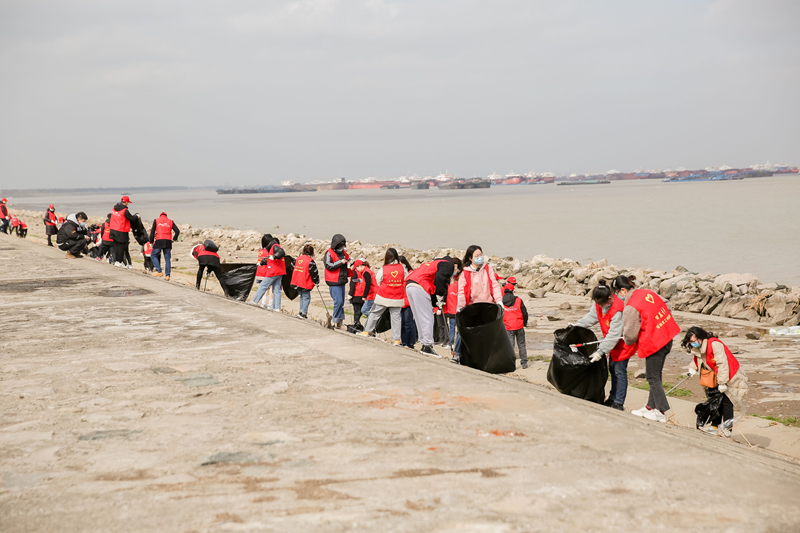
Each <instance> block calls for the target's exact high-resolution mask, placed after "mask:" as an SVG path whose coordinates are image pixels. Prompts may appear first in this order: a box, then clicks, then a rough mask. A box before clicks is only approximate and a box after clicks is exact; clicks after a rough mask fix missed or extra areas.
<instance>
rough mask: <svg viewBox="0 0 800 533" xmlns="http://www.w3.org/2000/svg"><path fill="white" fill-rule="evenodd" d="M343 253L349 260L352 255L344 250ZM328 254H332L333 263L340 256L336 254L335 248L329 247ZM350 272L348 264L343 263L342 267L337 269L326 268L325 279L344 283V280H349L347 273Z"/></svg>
mask: <svg viewBox="0 0 800 533" xmlns="http://www.w3.org/2000/svg"><path fill="white" fill-rule="evenodd" d="M342 253H343V254H344V258H345V259H346V260H348V261H349V260H350V256H349V255H347V252H346V251H342ZM328 255H329V256H330V258H331V262H333V263H335V262H336V261H338V260H339V256H338V255H337V254H336V252H335V251H334V249H333V248H328ZM342 272H344V276H342ZM349 272H350V269H348V268H347V266H345V265H342V266H341V268H337V269H336V270H328V269H327V268H326V269H325V281H328V282H330V283H342V282H344V281H347V275H348V274H349Z"/></svg>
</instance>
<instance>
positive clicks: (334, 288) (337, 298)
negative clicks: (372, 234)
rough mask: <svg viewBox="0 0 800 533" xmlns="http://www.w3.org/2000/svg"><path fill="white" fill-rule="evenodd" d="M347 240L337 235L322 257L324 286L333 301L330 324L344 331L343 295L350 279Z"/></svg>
mask: <svg viewBox="0 0 800 533" xmlns="http://www.w3.org/2000/svg"><path fill="white" fill-rule="evenodd" d="M346 246H347V239H345V238H344V235H341V234H339V233H337V234H336V235H334V236H333V238H332V239H331V247H330V248H328V251H327V252H325V255H324V256H323V257H322V263H323V265H325V284H326V285H328V290H329V291H330V294H331V298H332V299H333V318H332V320H331V324H332V325H333V328H334V329H344V327H345V326H344V293H345V288H344V287H345V285H347V279H348V278H349V277H350V274H351V272H350V267H349V266H348V263H349V261H350V256H349V255H348V254H347V251H346V250H345V247H346Z"/></svg>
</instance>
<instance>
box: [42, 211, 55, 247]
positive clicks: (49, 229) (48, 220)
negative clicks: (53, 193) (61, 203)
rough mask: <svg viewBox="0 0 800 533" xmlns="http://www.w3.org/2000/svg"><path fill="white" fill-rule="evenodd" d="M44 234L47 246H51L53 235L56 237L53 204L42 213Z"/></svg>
mask: <svg viewBox="0 0 800 533" xmlns="http://www.w3.org/2000/svg"><path fill="white" fill-rule="evenodd" d="M44 233H45V235H47V246H53V235H58V217H56V207H55V206H54V205H53V204H50V205H49V206H48V207H47V211H45V212H44Z"/></svg>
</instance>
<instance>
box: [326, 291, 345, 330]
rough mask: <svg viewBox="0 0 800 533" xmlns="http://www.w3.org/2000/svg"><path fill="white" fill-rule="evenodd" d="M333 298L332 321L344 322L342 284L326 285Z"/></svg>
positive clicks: (336, 322) (335, 322)
mask: <svg viewBox="0 0 800 533" xmlns="http://www.w3.org/2000/svg"><path fill="white" fill-rule="evenodd" d="M328 289H329V290H330V293H331V298H333V323H334V324H338V323H339V322H344V285H331V286H329V287H328Z"/></svg>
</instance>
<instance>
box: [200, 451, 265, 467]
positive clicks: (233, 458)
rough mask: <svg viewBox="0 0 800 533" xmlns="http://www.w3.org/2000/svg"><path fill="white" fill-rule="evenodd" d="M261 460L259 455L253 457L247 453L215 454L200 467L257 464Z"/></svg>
mask: <svg viewBox="0 0 800 533" xmlns="http://www.w3.org/2000/svg"><path fill="white" fill-rule="evenodd" d="M260 460H261V458H260V457H258V456H257V455H252V454H249V453H246V452H219V453H215V454H214V455H212V456H211V457H209V458H208V460H207V461H206V462H204V463H201V464H200V466H209V465H216V464H219V463H255V462H258V461H260Z"/></svg>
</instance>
